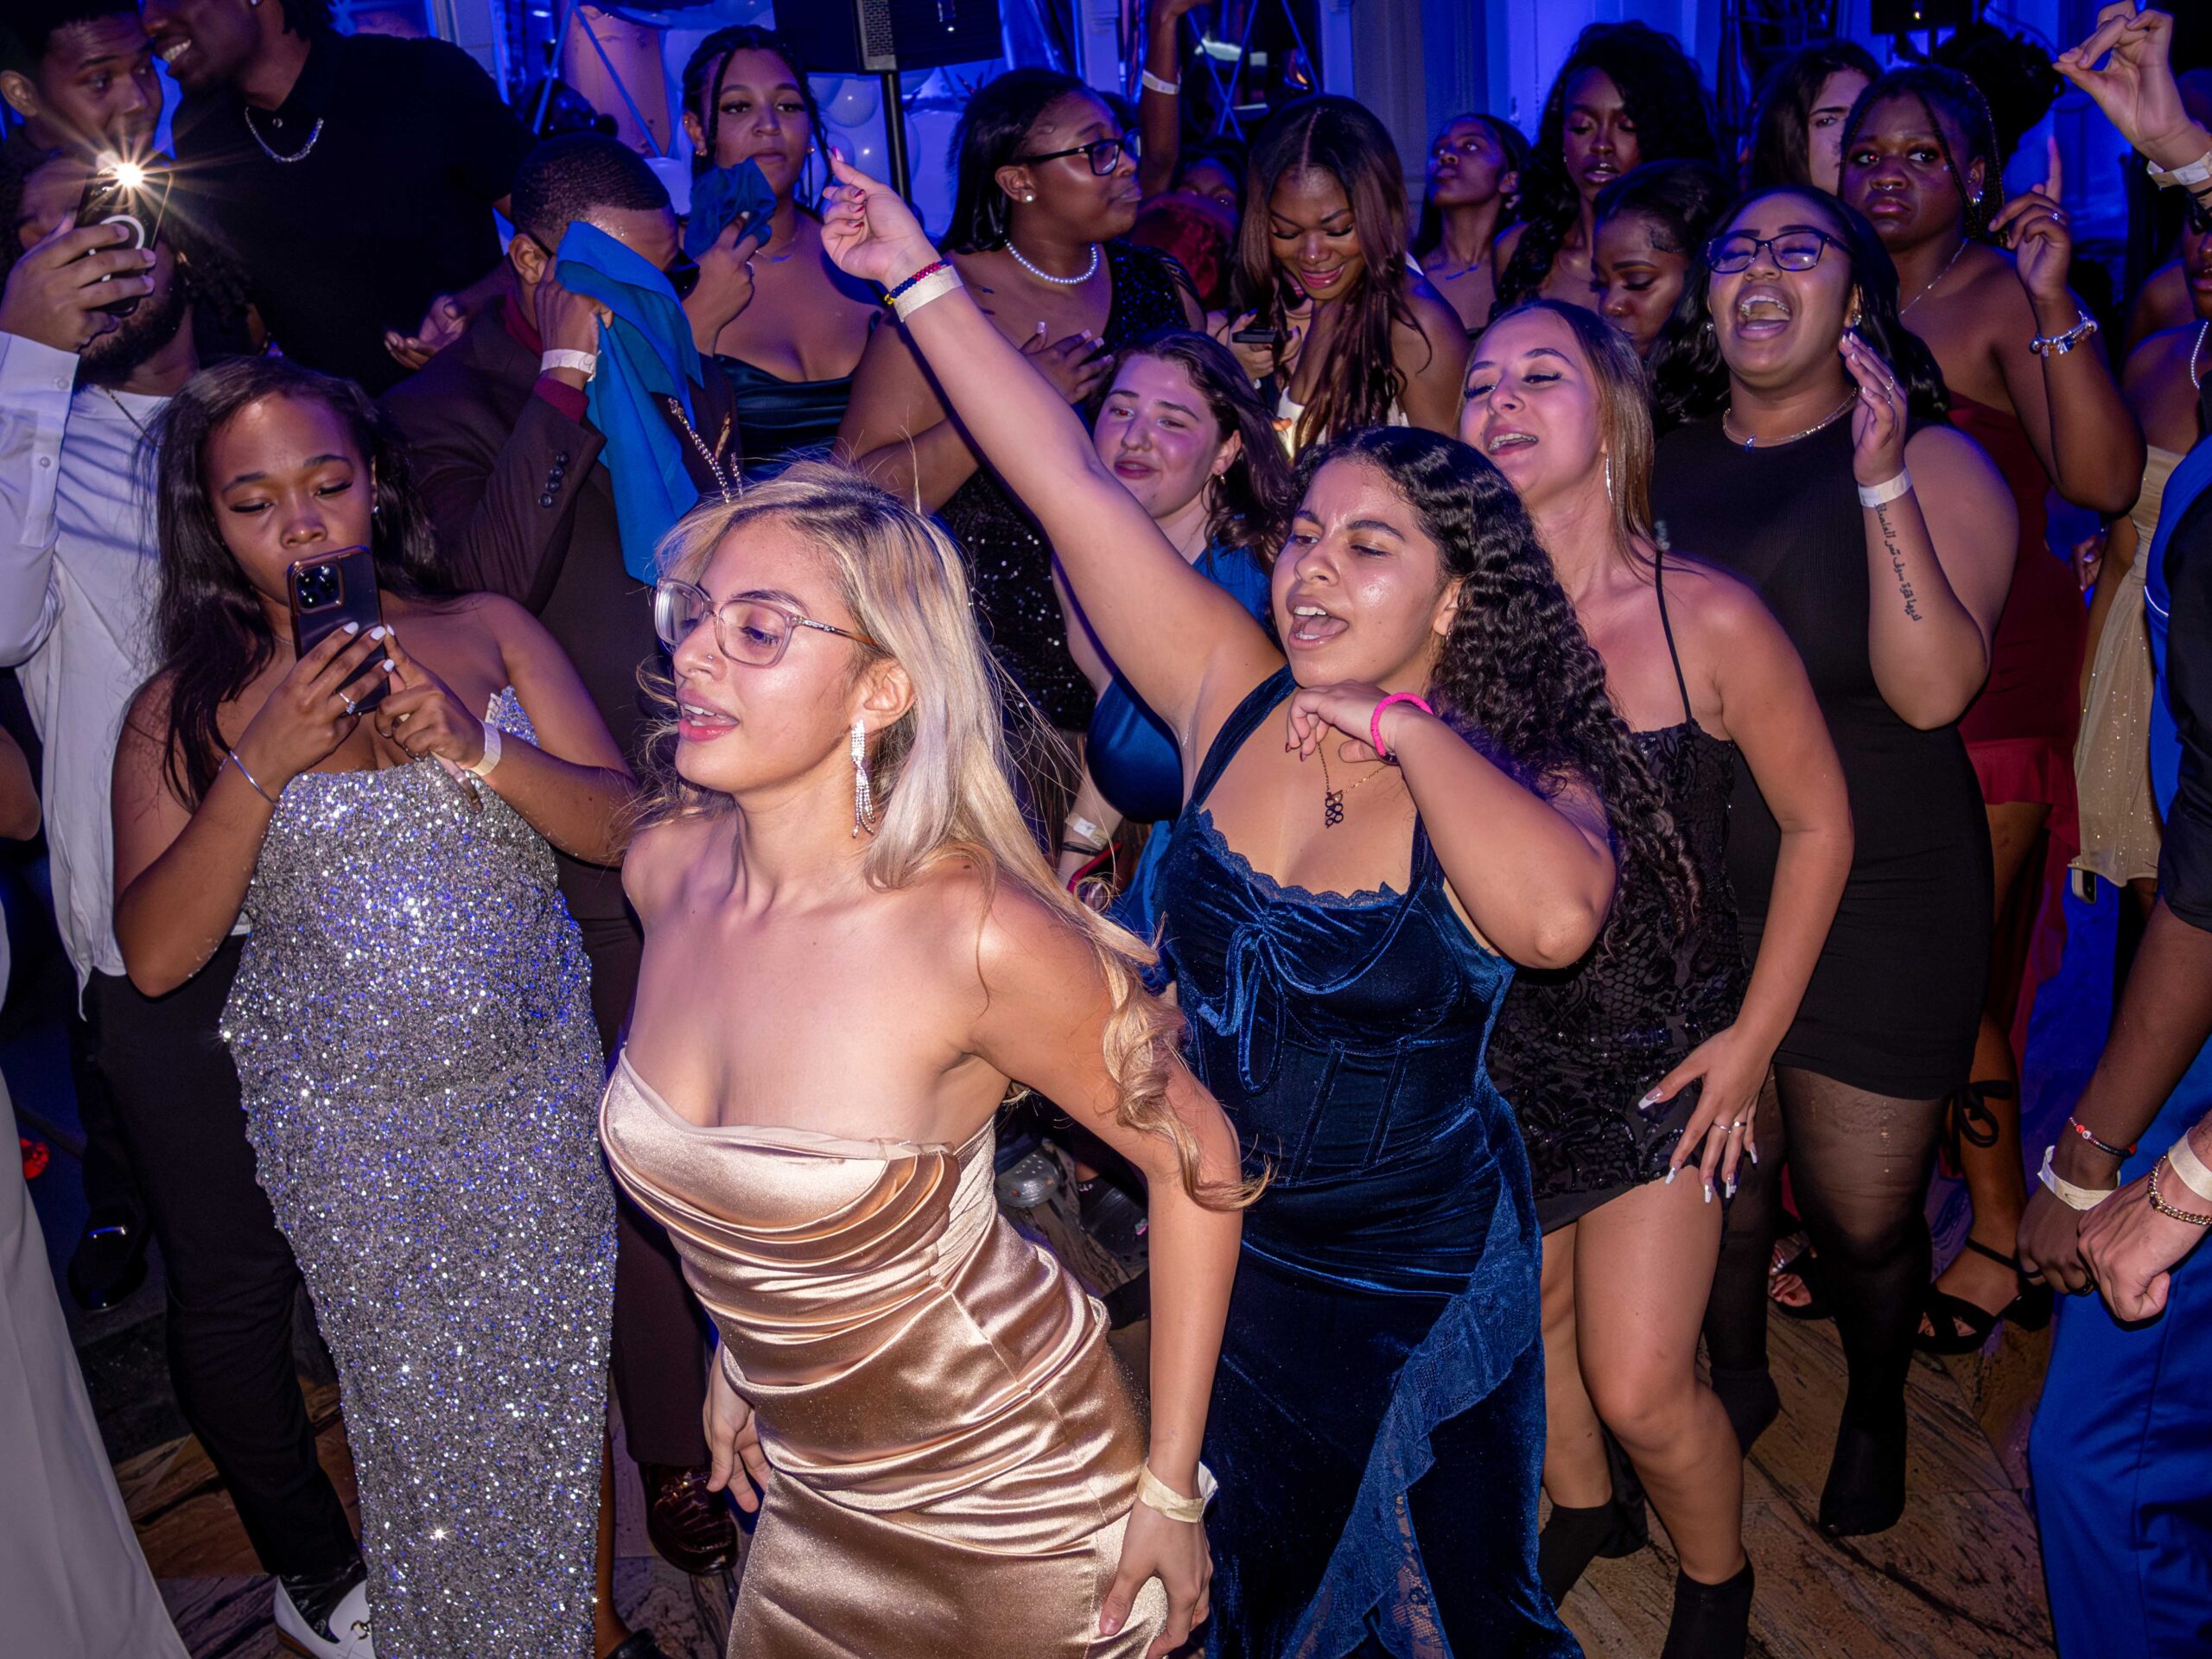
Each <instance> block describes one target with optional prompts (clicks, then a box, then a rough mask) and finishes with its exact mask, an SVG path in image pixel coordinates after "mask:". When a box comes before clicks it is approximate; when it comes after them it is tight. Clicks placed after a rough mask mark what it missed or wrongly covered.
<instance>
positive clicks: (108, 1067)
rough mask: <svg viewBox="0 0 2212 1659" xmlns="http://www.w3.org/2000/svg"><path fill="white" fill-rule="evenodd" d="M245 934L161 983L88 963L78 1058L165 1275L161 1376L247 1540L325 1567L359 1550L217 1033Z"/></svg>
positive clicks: (266, 1555)
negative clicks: (323, 1437)
mask: <svg viewBox="0 0 2212 1659" xmlns="http://www.w3.org/2000/svg"><path fill="white" fill-rule="evenodd" d="M242 945H243V941H242V940H239V939H235V938H233V939H230V940H228V941H226V943H225V944H224V945H223V947H222V949H221V950H218V951H217V952H216V953H215V955H214V957H213V959H212V960H211V961H210V962H209V963H208V964H207V967H205V968H203V969H200V972H199V974H198V975H196V976H194V978H193V979H191V980H190V981H189V982H187V983H186V984H184V985H183V986H181V987H180V988H178V989H176V990H175V991H172V992H171V993H169V994H168V995H167V996H162V997H155V998H149V997H146V996H142V995H139V993H138V991H137V989H136V988H134V987H133V986H132V985H131V983H130V981H129V980H127V979H124V978H120V977H118V976H112V975H108V974H95V975H94V976H92V984H91V986H90V987H89V988H88V990H87V992H86V1025H87V1027H89V1030H88V1035H89V1038H90V1044H89V1051H88V1058H89V1061H90V1064H91V1067H92V1070H93V1071H95V1072H96V1073H97V1074H98V1080H99V1083H100V1084H104V1085H105V1090H106V1095H107V1099H108V1101H109V1103H111V1105H112V1107H113V1109H114V1111H115V1115H116V1119H117V1122H118V1123H119V1124H120V1126H121V1128H122V1131H123V1139H124V1144H125V1146H126V1147H128V1148H129V1151H130V1163H131V1167H132V1170H133V1172H134V1173H135V1174H136V1175H137V1182H138V1189H139V1192H140V1193H141V1195H142V1197H143V1200H144V1203H145V1207H146V1214H147V1219H148V1220H149V1222H150V1223H151V1224H152V1226H153V1230H154V1236H155V1237H156V1238H157V1239H159V1240H160V1241H161V1246H162V1263H163V1265H164V1267H165V1268H167V1270H168V1359H169V1376H170V1380H171V1382H172V1383H173V1384H174V1385H175V1389H176V1395H177V1402H178V1404H179V1405H181V1407H182V1408H183V1409H184V1416H185V1421H187V1422H188V1423H190V1424H191V1425H192V1430H193V1433H195V1434H197V1435H198V1436H199V1437H200V1444H201V1445H202V1446H206V1447H207V1455H208V1457H209V1459H211V1460H212V1461H213V1463H214V1465H215V1468H216V1471H217V1472H218V1473H219V1474H220V1475H221V1476H222V1478H223V1481H224V1484H226V1486H228V1487H229V1489H230V1492H231V1498H232V1502H233V1503H235V1504H236V1505H237V1506H238V1518H239V1520H241V1521H242V1522H244V1523H245V1531H246V1536H247V1537H248V1538H249V1539H250V1540H251V1541H252V1544H253V1548H254V1553H255V1554H257V1555H259V1556H260V1558H261V1563H262V1565H263V1566H264V1567H266V1568H267V1569H268V1570H269V1571H270V1572H271V1573H283V1574H287V1575H308V1576H315V1577H321V1576H326V1575H329V1574H333V1573H337V1572H339V1571H340V1570H341V1569H343V1568H344V1567H346V1564H347V1563H348V1562H350V1561H351V1560H353V1558H354V1557H355V1556H356V1555H357V1554H359V1549H358V1548H357V1546H356V1545H355V1543H354V1541H353V1529H352V1528H351V1527H350V1526H349V1525H348V1524H347V1522H346V1511H345V1509H344V1507H343V1506H342V1505H341V1504H340V1503H339V1501H338V1494H337V1492H336V1491H334V1489H333V1488H332V1486H331V1484H330V1478H329V1477H328V1476H327V1475H325V1474H324V1473H323V1472H322V1466H321V1464H319V1463H318V1462H317V1461H316V1460H315V1433H314V1430H313V1429H312V1428H311V1427H309V1425H308V1414H307V1404H306V1402H305V1400H304V1399H303V1398H302V1395H301V1393H300V1384H299V1378H298V1376H297V1375H296V1372H295V1370H294V1369H293V1363H292V1310H293V1299H294V1298H295V1297H296V1296H297V1295H298V1294H300V1269H299V1264H298V1263H297V1262H295V1261H294V1260H293V1259H292V1249H291V1246H290V1245H289V1244H287V1243H285V1242H284V1236H283V1234H282V1233H280V1232H279V1231H277V1217H276V1216H275V1215H274V1214H273V1213H272V1212H271V1211H270V1207H269V1198H268V1195H267V1194H266V1193H264V1192H263V1191H262V1190H261V1186H260V1183H259V1182H258V1180H257V1179H256V1177H255V1173H254V1159H253V1148H252V1147H251V1146H249V1145H248V1144H247V1142H246V1138H245V1111H244V1110H243V1109H242V1108H241V1107H240V1105H239V1103H238V1071H237V1069H236V1068H235V1067H234V1066H232V1064H231V1055H230V1051H229V1049H227V1048H226V1047H225V1046H224V1044H223V1039H222V1034H221V1018H222V1012H223V1001H224V999H225V997H226V996H227V995H229V993H230V988H231V980H232V977H233V976H235V975H236V974H237V972H238V953H239V950H240V949H241V948H242Z"/></svg>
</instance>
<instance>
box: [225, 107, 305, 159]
mask: <svg viewBox="0 0 2212 1659" xmlns="http://www.w3.org/2000/svg"><path fill="white" fill-rule="evenodd" d="M238 112H239V113H240V114H241V115H243V116H245V130H247V131H248V132H250V133H251V134H252V135H253V142H254V143H257V144H259V145H260V146H261V153H262V154H263V155H264V156H267V157H268V158H269V159H270V161H272V162H276V163H277V165H278V166H280V167H289V166H290V165H291V164H292V163H293V162H304V161H305V160H307V158H308V152H309V151H311V150H313V149H315V140H316V139H318V138H320V137H322V118H321V116H319V115H318V116H317V117H315V125H314V126H313V127H312V128H310V129H309V130H308V141H307V143H304V144H302V145H301V146H300V147H299V148H298V149H296V150H294V151H293V152H292V153H291V154H290V155H289V156H287V155H285V154H283V152H282V151H281V150H275V149H270V147H269V141H268V140H267V139H266V138H264V137H262V136H261V129H260V128H259V127H257V126H255V125H254V124H253V106H252V105H250V104H242V105H239V106H238ZM277 124H278V125H279V126H282V125H283V122H282V121H279V122H278V123H277Z"/></svg>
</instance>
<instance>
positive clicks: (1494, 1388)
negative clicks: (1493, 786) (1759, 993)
mask: <svg viewBox="0 0 2212 1659" xmlns="http://www.w3.org/2000/svg"><path fill="white" fill-rule="evenodd" d="M1291 689H1292V682H1291V677H1290V673H1289V671H1288V670H1287V669H1286V670H1284V671H1281V673H1279V674H1277V675H1275V676H1274V677H1273V678H1271V679H1269V680H1268V682H1267V683H1264V684H1262V686H1260V687H1259V688H1258V689H1257V690H1255V691H1254V692H1253V693H1252V695H1251V696H1249V697H1247V698H1246V699H1245V701H1244V702H1243V704H1241V705H1240V706H1239V708H1238V709H1237V710H1236V714H1235V715H1232V716H1231V717H1230V721H1228V723H1227V724H1226V725H1225V726H1224V728H1223V729H1222V732H1221V734H1220V735H1219V737H1218V738H1217V739H1216V741H1215V742H1214V745H1213V747H1212V748H1211V751H1210V752H1209V753H1208V754H1207V756H1206V759H1205V765H1204V766H1203V767H1202V768H1201V770H1200V772H1199V773H1198V779H1197V781H1196V785H1195V787H1194V789H1193V791H1192V798H1191V803H1190V804H1189V806H1188V807H1187V808H1185V810H1184V812H1183V815H1182V817H1181V818H1180V819H1179V821H1178V823H1177V825H1176V828H1175V830H1174V834H1173V837H1172V840H1171V842H1170V844H1169V849H1168V851H1167V854H1166V864H1165V866H1164V868H1163V869H1162V871H1161V874H1160V905H1161V907H1162V910H1163V911H1164V912H1165V915H1166V931H1165V939H1164V949H1165V952H1166V957H1167V959H1168V962H1169V964H1170V966H1171V968H1172V969H1173V973H1174V975H1175V976H1176V979H1177V982H1178V983H1179V988H1180V996H1181V1001H1182V1007H1183V1010H1184V1012H1185V1015H1186V1016H1187V1017H1188V1020H1189V1027H1188V1033H1189V1034H1188V1037H1187V1039H1186V1041H1187V1052H1188V1055H1189V1058H1190V1060H1191V1064H1192V1069H1193V1071H1195V1072H1196V1073H1197V1074H1198V1077H1199V1079H1200V1080H1201V1081H1202V1082H1204V1083H1205V1084H1206V1085H1207V1087H1208V1088H1210V1089H1211V1090H1212V1091H1213V1093H1214V1095H1215V1096H1216V1097H1217V1098H1218V1099H1219V1100H1220V1101H1221V1103H1222V1105H1223V1107H1224V1109H1226V1110H1227V1112H1228V1114H1229V1116H1230V1120H1231V1121H1232V1122H1234V1123H1235V1125H1236V1130H1237V1136H1238V1141H1239V1143H1240V1145H1241V1147H1242V1148H1243V1159H1244V1166H1245V1168H1246V1171H1247V1172H1248V1173H1253V1174H1256V1173H1259V1172H1260V1171H1261V1170H1262V1168H1265V1169H1267V1170H1268V1171H1269V1172H1270V1173H1271V1175H1272V1182H1271V1185H1269V1186H1268V1190H1267V1192H1264V1193H1263V1194H1262V1196H1261V1198H1260V1199H1259V1201H1258V1203H1257V1204H1256V1205H1254V1206H1253V1208H1252V1209H1251V1210H1250V1211H1248V1212H1247V1214H1246V1216H1245V1221H1244V1239H1243V1257H1242V1260H1241V1262H1240V1263H1239V1265H1238V1269H1237V1279H1236V1290H1235V1292H1234V1294H1232V1296H1231V1298H1230V1309H1229V1323H1228V1329H1227V1331H1226V1332H1224V1340H1223V1348H1222V1357H1221V1364H1220V1369H1219V1370H1218V1371H1217V1374H1216V1378H1215V1384H1214V1397H1213V1404H1212V1410H1211V1414H1210V1416H1209V1419H1208V1421H1207V1425H1206V1451H1205V1456H1206V1461H1207V1462H1208V1464H1209V1465H1211V1467H1212V1468H1213V1470H1214V1471H1215V1472H1216V1474H1217V1475H1218V1476H1219V1477H1220V1478H1221V1484H1222V1496H1221V1497H1220V1498H1219V1499H1218V1500H1217V1503H1215V1506H1214V1509H1213V1510H1212V1511H1211V1514H1210V1515H1209V1516H1208V1520H1207V1529H1208V1535H1209V1536H1210V1538H1211V1541H1212V1543H1213V1548H1214V1559H1215V1578H1214V1587H1213V1605H1214V1612H1213V1618H1211V1620H1210V1621H1209V1623H1208V1624H1207V1627H1206V1629H1207V1643H1208V1649H1207V1650H1208V1652H1209V1654H1211V1655H1213V1656H1215V1659H1246V1656H1251V1659H1278V1656H1288V1655H1295V1656H1298V1659H1345V1656H1354V1655H1357V1656H1362V1659H1366V1656H1382V1655H1389V1656H1395V1659H1429V1656H1433V1655H1437V1654H1440V1653H1441V1654H1458V1655H1461V1656H1472V1655H1476V1654H1486V1653H1491V1652H1499V1653H1505V1652H1510V1653H1513V1654H1516V1655H1523V1656H1526V1655H1560V1654H1573V1653H1574V1652H1576V1651H1577V1649H1576V1647H1575V1643H1574V1640H1573V1637H1570V1636H1569V1635H1568V1634H1567V1631H1566V1630H1565V1629H1564V1628H1563V1627H1562V1626H1561V1625H1560V1624H1559V1621H1558V1617H1557V1614H1556V1613H1555V1612H1554V1610H1553V1608H1552V1605H1551V1603H1550V1601H1549V1599H1548V1598H1547V1597H1546V1596H1545V1595H1544V1593H1543V1591H1542V1589H1541V1586H1539V1585H1538V1583H1537V1580H1536V1577H1535V1531H1536V1528H1535V1522H1536V1484H1537V1478H1538V1474H1539V1471H1540V1467H1541V1461H1542V1455H1543V1400H1542V1390H1543V1371H1542V1344H1541V1334H1540V1319H1539V1306H1538V1291H1537V1283H1538V1272H1539V1263H1540V1261H1541V1255H1540V1245H1539V1242H1538V1236H1537V1232H1536V1225H1535V1205H1534V1203H1533V1201H1532V1199H1531V1198H1530V1194H1529V1167H1528V1161H1527V1158H1526V1156H1525V1154H1523V1153H1522V1147H1521V1141H1520V1136H1519V1134H1518V1132H1517V1130H1516V1128H1515V1125H1514V1122H1513V1119H1512V1116H1511V1114H1510V1111H1509V1110H1508V1109H1507V1108H1506V1106H1505V1103H1504V1102H1503V1100H1501V1099H1500V1098H1499V1096H1498V1094H1497V1090H1496V1089H1494V1088H1493V1087H1491V1083H1490V1079H1489V1076H1488V1074H1487V1072H1486V1071H1484V1065H1483V1054H1484V1046H1485V1045H1486V1044H1487V1042H1488V1040H1489V1036H1490V1030H1491V1024H1492V1022H1493V1021H1494V1020H1495V1019H1496V1016H1497V1008H1498V1006H1499V1004H1500V1002H1501V1001H1503V998H1504V995H1505V991H1506V988H1507V986H1508V985H1509V984H1510V982H1511V981H1512V976H1513V969H1512V967H1511V965H1510V963H1506V962H1505V961H1504V960H1503V959H1502V958H1500V957H1497V956H1494V955H1492V954H1491V952H1489V951H1488V950H1484V949H1483V947H1482V946H1481V945H1480V944H1478V943H1476V941H1475V939H1474V938H1472V936H1471V935H1470V934H1469V932H1468V931H1467V929H1466V927H1465V925H1464V924H1463V923H1461V922H1460V920H1459V918H1458V916H1457V915H1456V914H1455V913H1454V912H1452V908H1451V904H1450V900H1449V899H1448V897H1447V896H1446V893H1445V890H1444V880H1443V874H1442V872H1441V870H1440V868H1439V867H1438V865H1437V862H1436V859H1435V855H1434V854H1433V851H1432V850H1431V849H1430V847H1429V843H1428V838H1427V834H1426V832H1425V831H1424V830H1423V829H1421V827H1420V826H1419V825H1418V824H1416V826H1415V829H1414V847H1413V874H1412V879H1411V880H1410V881H1409V883H1408V888H1407V891H1406V892H1404V893H1398V892H1396V891H1395V890H1394V889H1391V888H1389V887H1383V888H1380V889H1377V890H1375V891H1371V892H1364V893H1352V894H1333V893H1308V892H1306V891H1305V890H1303V889H1300V888H1297V887H1286V886H1282V885H1281V884H1279V883H1277V882H1275V881H1274V880H1271V879H1270V878H1269V877H1268V876H1267V875H1266V874H1263V873H1262V872H1260V871H1257V870H1255V869H1254V868H1252V867H1251V866H1250V864H1249V863H1248V862H1247V861H1245V860H1244V859H1243V857H1242V856H1240V855H1238V854H1237V853H1236V851H1235V849H1232V848H1230V846H1229V845H1228V843H1227V842H1225V841H1224V839H1223V837H1222V836H1221V834H1220V832H1219V830H1218V829H1216V827H1215V825H1214V823H1213V819H1212V816H1211V813H1210V812H1208V810H1206V805H1205V801H1206V797H1207V795H1208V793H1209V791H1211V788H1212V786H1213V784H1214V781H1215V779H1217V778H1218V777H1219V775H1220V773H1221V772H1222V770H1223V769H1224V766H1226V765H1227V763H1228V761H1229V760H1230V757H1231V756H1233V755H1234V754H1235V753H1236V751H1237V749H1238V748H1239V747H1241V746H1242V744H1243V741H1244V740H1245V739H1246V738H1247V737H1249V736H1250V735H1251V734H1252V733H1253V732H1254V731H1255V730H1256V729H1257V728H1259V727H1260V725H1261V724H1262V722H1263V721H1266V720H1267V719H1268V716H1269V715H1270V714H1271V713H1272V712H1273V711H1274V709H1276V707H1277V706H1278V705H1279V704H1280V703H1281V702H1282V701H1283V699H1284V698H1285V697H1287V696H1288V695H1289V693H1290V690H1291ZM1314 810H1315V811H1316V812H1319V810H1320V798H1319V784H1318V779H1317V785H1316V793H1315V797H1314Z"/></svg>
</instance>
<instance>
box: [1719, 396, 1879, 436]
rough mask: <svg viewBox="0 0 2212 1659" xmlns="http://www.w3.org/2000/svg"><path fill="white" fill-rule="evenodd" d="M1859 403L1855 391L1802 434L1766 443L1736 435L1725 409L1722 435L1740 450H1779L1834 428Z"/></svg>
mask: <svg viewBox="0 0 2212 1659" xmlns="http://www.w3.org/2000/svg"><path fill="white" fill-rule="evenodd" d="M1858 401H1859V394H1858V393H1857V392H1856V391H1854V392H1853V393H1852V394H1851V396H1850V397H1847V398H1845V399H1844V400H1843V403H1842V404H1841V406H1840V407H1839V408H1838V409H1837V410H1836V411H1835V413H1834V414H1833V415H1827V416H1821V419H1819V420H1817V421H1815V422H1814V423H1812V424H1811V425H1810V426H1808V427H1807V428H1806V429H1804V430H1803V431H1802V432H1792V433H1791V434H1790V435H1789V436H1788V437H1786V438H1769V439H1768V440H1766V442H1764V443H1762V442H1759V440H1758V436H1757V435H1753V436H1751V437H1748V438H1739V437H1738V436H1737V435H1736V432H1735V429H1734V428H1733V427H1732V426H1730V425H1729V424H1728V416H1729V415H1730V414H1731V413H1732V411H1731V410H1725V409H1724V410H1721V411H1720V435H1722V436H1723V437H1725V438H1726V439H1727V440H1728V442H1731V443H1732V444H1734V445H1736V446H1737V447H1738V448H1743V449H1776V448H1780V447H1781V446H1782V445H1783V444H1785V443H1795V442H1797V440H1798V439H1800V438H1809V437H1811V436H1812V435H1813V434H1814V433H1815V432H1819V431H1821V430H1823V429H1826V428H1827V427H1831V426H1834V424H1835V423H1837V422H1838V421H1840V420H1841V419H1842V418H1843V417H1844V416H1846V415H1847V414H1849V413H1850V412H1851V406H1852V405H1853V404H1855V403H1857V402H1858Z"/></svg>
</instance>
